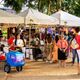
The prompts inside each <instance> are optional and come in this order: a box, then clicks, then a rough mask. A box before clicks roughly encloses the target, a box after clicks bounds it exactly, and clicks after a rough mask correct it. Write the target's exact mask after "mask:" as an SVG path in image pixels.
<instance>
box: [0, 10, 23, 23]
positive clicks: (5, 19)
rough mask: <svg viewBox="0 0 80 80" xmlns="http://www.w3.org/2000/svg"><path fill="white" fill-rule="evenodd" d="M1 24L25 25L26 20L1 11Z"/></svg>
mask: <svg viewBox="0 0 80 80" xmlns="http://www.w3.org/2000/svg"><path fill="white" fill-rule="evenodd" d="M0 23H10V24H19V23H24V18H23V17H21V16H18V15H15V14H12V13H9V12H6V11H4V10H0Z"/></svg>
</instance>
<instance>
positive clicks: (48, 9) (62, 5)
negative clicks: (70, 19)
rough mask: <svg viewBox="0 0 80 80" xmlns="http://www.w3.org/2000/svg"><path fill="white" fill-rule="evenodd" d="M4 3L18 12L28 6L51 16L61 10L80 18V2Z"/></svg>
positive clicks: (33, 0)
mask: <svg viewBox="0 0 80 80" xmlns="http://www.w3.org/2000/svg"><path fill="white" fill-rule="evenodd" d="M4 2H5V6H10V7H12V9H14V10H15V11H17V12H19V11H20V10H21V9H22V6H23V5H26V6H27V7H31V8H34V9H38V10H39V11H40V12H43V13H46V14H49V15H50V14H52V13H54V12H56V11H58V10H60V9H61V10H64V11H67V12H69V13H71V14H74V15H77V16H80V0H4Z"/></svg>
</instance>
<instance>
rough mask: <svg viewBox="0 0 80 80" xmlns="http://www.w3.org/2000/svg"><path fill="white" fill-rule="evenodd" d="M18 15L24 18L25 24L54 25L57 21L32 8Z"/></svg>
mask: <svg viewBox="0 0 80 80" xmlns="http://www.w3.org/2000/svg"><path fill="white" fill-rule="evenodd" d="M19 15H20V16H22V17H24V18H25V22H24V23H25V24H44V25H55V24H57V21H58V20H57V19H56V18H54V17H51V16H48V15H46V14H43V13H41V12H39V11H38V10H34V9H32V8H28V9H27V10H25V11H23V12H21V13H20V14H19Z"/></svg>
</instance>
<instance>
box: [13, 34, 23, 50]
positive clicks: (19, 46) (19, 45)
mask: <svg viewBox="0 0 80 80" xmlns="http://www.w3.org/2000/svg"><path fill="white" fill-rule="evenodd" d="M14 44H15V47H16V49H20V51H21V50H22V48H23V47H24V42H23V40H22V39H21V38H20V34H18V35H16V38H15V40H14Z"/></svg>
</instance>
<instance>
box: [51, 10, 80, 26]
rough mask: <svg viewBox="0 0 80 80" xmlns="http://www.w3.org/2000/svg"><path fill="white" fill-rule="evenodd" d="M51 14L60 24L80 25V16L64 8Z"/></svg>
mask: <svg viewBox="0 0 80 80" xmlns="http://www.w3.org/2000/svg"><path fill="white" fill-rule="evenodd" d="M51 16H53V17H55V18H57V19H58V20H59V23H58V24H59V25H66V26H80V18H79V17H76V16H74V15H72V14H69V13H67V12H64V11H62V10H60V11H58V12H56V13H54V14H52V15H51Z"/></svg>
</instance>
